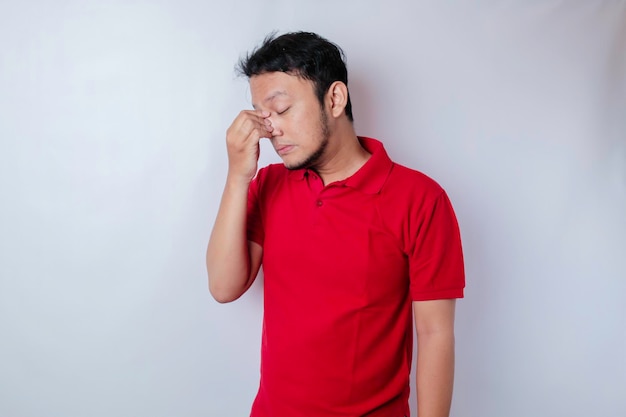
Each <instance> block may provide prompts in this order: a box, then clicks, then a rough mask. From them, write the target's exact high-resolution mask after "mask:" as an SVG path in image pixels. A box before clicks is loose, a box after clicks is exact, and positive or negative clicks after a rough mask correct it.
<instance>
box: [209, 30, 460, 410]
mask: <svg viewBox="0 0 626 417" xmlns="http://www.w3.org/2000/svg"><path fill="white" fill-rule="evenodd" d="M240 70H241V72H242V73H243V74H245V75H246V76H247V77H248V78H249V82H250V91H251V95H252V104H253V107H254V110H244V111H242V112H241V113H240V114H239V115H238V116H237V117H236V119H235V120H234V121H233V123H232V125H231V126H230V128H229V129H228V131H227V134H226V141H227V149H228V163H229V167H228V176H227V180H226V186H225V189H224V193H223V196H222V201H221V205H220V208H219V212H218V215H217V219H216V221H215V226H214V228H213V231H212V234H211V238H210V240H209V245H208V249H207V269H208V275H209V288H210V291H211V294H212V295H213V297H214V298H215V299H216V300H217V301H219V302H230V301H233V300H235V299H237V298H238V297H240V296H241V295H242V294H243V293H244V292H245V291H246V290H247V289H248V288H249V287H250V285H252V283H253V281H254V279H255V277H256V275H257V272H258V271H259V268H260V266H261V264H263V271H264V276H265V283H264V285H265V288H264V297H265V300H264V301H265V304H264V305H265V310H264V320H263V337H262V351H261V381H260V387H259V391H258V394H257V396H256V399H255V401H254V404H253V406H252V412H251V416H252V417H327V416H328V417H330V416H333V417H335V416H336V417H340V416H341V417H357V416H358V417H360V416H368V417H402V416H408V415H409V405H408V398H409V379H410V377H409V375H410V368H411V354H412V336H413V333H412V332H413V330H412V323H413V321H414V323H415V329H416V331H417V340H418V357H417V381H416V382H417V384H416V387H417V399H418V413H419V417H443V416H448V415H449V410H450V402H451V398H452V385H453V373H454V307H455V299H456V298H460V297H462V296H463V288H464V272H463V256H462V251H461V243H460V236H459V229H458V226H457V222H456V219H455V216H454V212H453V210H452V207H451V205H450V202H449V200H448V198H447V196H446V194H445V192H444V191H443V190H442V188H441V187H440V186H439V185H437V183H435V182H434V181H433V180H431V179H430V178H428V177H426V176H425V175H424V174H421V173H419V172H417V171H413V170H410V169H408V168H405V167H403V166H400V165H398V164H395V163H393V162H392V161H391V160H390V159H389V157H388V156H387V154H386V152H385V150H384V148H383V145H382V144H381V143H380V142H379V141H377V140H375V139H370V138H365V137H357V135H356V133H355V131H354V128H353V117H352V106H351V103H350V96H349V93H348V77H347V70H346V66H345V63H344V61H343V54H342V52H341V50H340V49H339V48H338V47H337V46H336V45H334V44H332V43H330V42H329V41H327V40H326V39H324V38H321V37H320V36H318V35H316V34H313V33H303V32H297V33H287V34H284V35H282V36H279V37H274V36H270V37H268V38H266V39H265V41H264V43H263V44H262V45H261V46H260V47H259V48H257V49H256V50H255V51H253V53H251V54H250V55H248V56H247V57H246V58H245V59H243V60H242V61H241V62H240ZM262 138H269V140H270V141H271V143H272V145H273V147H274V149H275V150H276V152H277V153H278V155H279V156H280V157H281V159H282V161H283V164H273V165H270V166H268V167H265V168H263V169H261V170H259V171H258V173H257V160H258V157H259V141H260V140H261V139H262Z"/></svg>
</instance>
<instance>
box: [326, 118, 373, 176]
mask: <svg viewBox="0 0 626 417" xmlns="http://www.w3.org/2000/svg"><path fill="white" fill-rule="evenodd" d="M370 156H371V155H370V153H369V152H367V151H366V150H365V149H364V148H363V147H362V146H361V143H360V142H359V139H358V137H357V136H356V133H355V131H354V128H353V127H352V123H348V126H345V125H344V126H343V128H338V129H337V130H336V131H335V132H332V133H331V136H330V138H329V142H328V148H327V149H326V153H325V156H324V160H323V162H322V163H321V164H319V165H318V166H316V167H315V171H317V173H318V174H319V176H320V178H322V181H324V184H330V183H333V182H336V181H341V180H344V179H346V178H348V177H350V176H351V175H352V174H354V173H355V172H357V171H358V170H359V169H360V168H361V167H362V166H363V165H364V164H365V162H367V160H368V159H369V157H370Z"/></svg>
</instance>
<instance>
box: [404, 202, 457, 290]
mask: <svg viewBox="0 0 626 417" xmlns="http://www.w3.org/2000/svg"><path fill="white" fill-rule="evenodd" d="M413 220H414V225H415V230H414V231H413V236H412V237H413V239H414V240H413V242H412V245H411V252H410V253H409V274H410V293H411V298H412V300H413V301H426V300H437V299H449V298H462V297H463V290H464V288H465V269H464V265H463V250H462V246H461V235H460V231H459V226H458V222H457V219H456V216H455V214H454V210H453V208H452V204H451V203H450V200H449V199H448V196H447V195H446V193H445V191H442V192H441V193H440V194H439V196H438V197H437V198H436V199H435V200H434V201H433V203H432V205H431V206H429V207H426V210H425V211H424V212H422V213H421V214H418V215H415V216H414V219H413Z"/></svg>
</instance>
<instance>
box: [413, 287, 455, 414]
mask: <svg viewBox="0 0 626 417" xmlns="http://www.w3.org/2000/svg"><path fill="white" fill-rule="evenodd" d="M455 304H456V300H454V299H449V300H432V301H414V302H413V314H414V315H415V330H416V332H417V409H418V416H419V417H448V416H449V415H450V405H451V402H452V386H453V383H454V311H455Z"/></svg>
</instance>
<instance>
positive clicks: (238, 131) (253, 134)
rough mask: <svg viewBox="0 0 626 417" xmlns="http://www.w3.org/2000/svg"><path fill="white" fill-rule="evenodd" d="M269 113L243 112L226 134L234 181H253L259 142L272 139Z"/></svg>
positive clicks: (229, 168) (231, 175) (230, 170)
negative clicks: (263, 139) (262, 139)
mask: <svg viewBox="0 0 626 417" xmlns="http://www.w3.org/2000/svg"><path fill="white" fill-rule="evenodd" d="M269 116H270V113H269V112H261V111H254V110H243V111H242V112H241V113H239V115H238V116H237V117H236V118H235V120H234V121H233V123H232V124H231V125H230V127H229V128H228V130H227V132H226V149H227V151H228V176H229V177H231V178H233V179H241V180H243V181H246V182H250V181H252V178H254V176H255V175H256V171H257V168H258V160H259V141H260V140H261V138H271V137H272V131H273V130H274V128H273V127H272V124H271V122H270V119H269Z"/></svg>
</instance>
